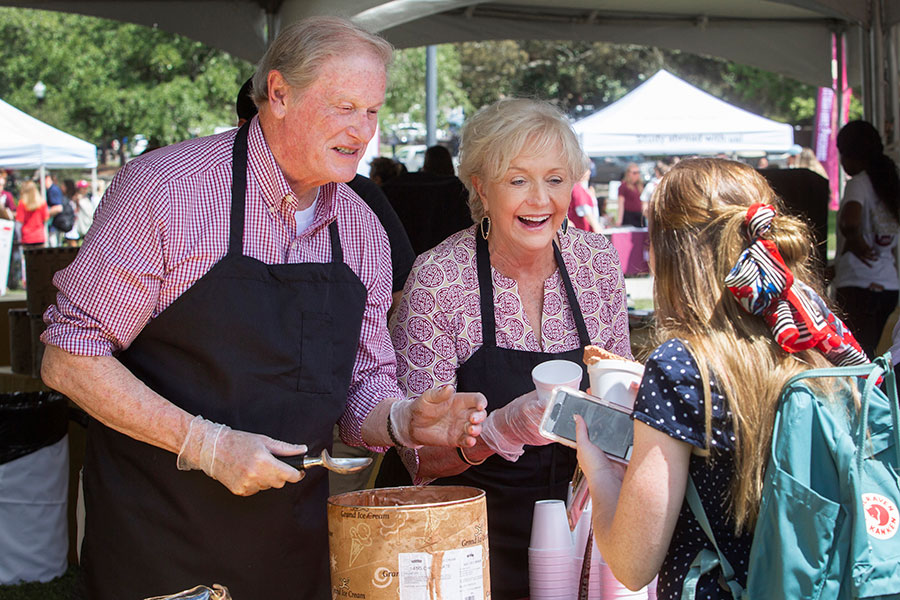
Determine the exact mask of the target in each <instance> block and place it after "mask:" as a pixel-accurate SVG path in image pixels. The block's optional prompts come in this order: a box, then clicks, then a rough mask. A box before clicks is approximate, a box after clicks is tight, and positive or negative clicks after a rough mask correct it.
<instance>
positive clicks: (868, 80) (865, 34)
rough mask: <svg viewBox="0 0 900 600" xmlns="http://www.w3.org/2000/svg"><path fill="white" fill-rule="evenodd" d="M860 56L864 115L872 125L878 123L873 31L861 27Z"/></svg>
mask: <svg viewBox="0 0 900 600" xmlns="http://www.w3.org/2000/svg"><path fill="white" fill-rule="evenodd" d="M860 30H861V31H860V34H861V35H860V36H859V44H860V48H859V51H860V55H861V56H862V63H863V64H862V93H863V98H862V100H863V115H864V117H865V119H866V120H867V121H869V122H870V123H873V124H875V123H877V121H876V120H875V118H874V117H875V115H873V114H872V113H873V110H874V102H872V87H873V86H872V30H871V29H867V28H864V27H862V26H860Z"/></svg>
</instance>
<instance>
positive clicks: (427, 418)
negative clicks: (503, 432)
mask: <svg viewBox="0 0 900 600" xmlns="http://www.w3.org/2000/svg"><path fill="white" fill-rule="evenodd" d="M485 409H487V398H485V397H484V395H483V394H480V393H477V392H476V393H469V392H456V390H454V389H453V386H452V385H445V386H443V387H439V388H432V389H430V390H428V391H427V392H425V393H424V394H422V395H421V396H419V397H418V398H406V399H403V400H397V401H396V402H394V403H393V404H392V405H391V412H390V425H391V430H392V433H393V435H394V438H395V441H397V442H400V445H402V446H405V447H407V448H421V447H422V446H462V447H469V446H474V445H475V438H476V437H478V434H479V433H481V423H482V421H484V419H485V417H486V416H487V412H486V410H485Z"/></svg>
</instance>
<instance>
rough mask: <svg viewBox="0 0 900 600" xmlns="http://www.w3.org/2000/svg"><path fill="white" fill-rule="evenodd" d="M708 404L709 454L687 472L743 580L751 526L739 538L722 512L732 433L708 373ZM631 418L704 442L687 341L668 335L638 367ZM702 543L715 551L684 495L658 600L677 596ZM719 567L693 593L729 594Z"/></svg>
mask: <svg viewBox="0 0 900 600" xmlns="http://www.w3.org/2000/svg"><path fill="white" fill-rule="evenodd" d="M710 379H711V381H710V392H711V398H712V402H713V406H712V439H711V440H710V450H711V458H710V459H709V460H707V459H705V458H703V457H700V456H696V455H692V456H691V461H690V474H691V477H693V479H694V483H695V484H696V486H697V490H698V491H699V492H700V500H701V501H702V503H703V509H704V510H705V511H706V516H707V518H708V519H709V522H710V524H711V525H712V528H713V533H714V534H715V536H716V541H717V542H718V544H719V548H720V549H721V550H722V552H724V554H725V557H726V558H727V559H728V560H729V562H731V566H732V567H733V568H734V570H735V572H736V579H737V580H738V581H739V582H740V583H741V585H745V584H746V581H747V561H748V558H749V556H750V543H751V542H752V541H753V533H752V531H750V532H748V533H746V534H744V535H742V536H741V537H739V538H736V537H735V536H734V525H733V523H732V521H731V519H730V516H729V514H728V487H729V485H730V483H731V476H732V472H733V471H734V435H733V430H732V427H731V411H729V410H728V407H727V406H726V405H725V402H726V400H725V397H724V396H723V395H722V394H720V393H719V391H718V389H717V385H716V382H715V380H714V378H713V377H712V375H710ZM634 418H635V419H637V420H639V421H641V422H642V423H646V424H647V425H649V426H650V427H653V428H654V429H657V430H659V431H661V432H663V433H665V434H667V435H670V436H671V437H673V438H675V439H677V440H681V441H684V442H687V443H688V444H691V445H692V446H696V447H698V448H705V447H706V444H705V437H704V430H705V425H704V399H703V383H702V381H701V379H700V371H699V370H698V368H697V364H696V362H695V361H694V358H693V357H692V356H691V354H690V352H688V349H687V346H686V345H685V344H684V343H683V342H681V341H680V340H678V339H672V340H669V341H667V342H665V343H663V344H662V345H661V346H659V347H658V348H657V349H656V350H655V351H654V352H653V354H652V356H651V357H650V359H649V360H648V361H647V364H646V365H645V367H644V378H643V381H642V382H641V388H640V390H638V395H637V401H636V402H635V405H634ZM703 548H709V549H710V550H712V551H713V552H715V550H714V548H713V546H712V543H711V542H709V540H707V538H706V534H704V533H703V531H702V530H701V529H700V526H699V525H698V524H697V520H696V519H695V518H694V515H693V513H692V512H691V509H690V508H689V507H688V505H687V502H686V501H685V502H684V503H683V504H682V506H681V513H680V514H679V515H678V522H677V523H676V525H675V531H674V532H673V534H672V542H671V543H670V545H669V550H668V552H667V553H666V558H665V560H664V561H663V564H662V567H661V569H660V571H659V582H658V587H657V595H658V597H659V598H660V600H663V599H665V600H669V599H672V600H677V599H678V598H681V586H682V583H683V581H684V577H685V575H686V574H687V571H688V568H689V567H690V565H691V562H693V560H694V558H696V556H697V553H698V552H700V550H701V549H703ZM719 574H720V571H719V570H718V569H717V570H714V571H713V572H712V573H709V574H707V575H705V576H703V577H702V578H701V579H700V582H699V585H698V586H697V598H698V599H706V598H709V599H723V600H730V599H731V593H730V592H728V590H727V589H723V587H721V586H720V585H719V583H718V577H719Z"/></svg>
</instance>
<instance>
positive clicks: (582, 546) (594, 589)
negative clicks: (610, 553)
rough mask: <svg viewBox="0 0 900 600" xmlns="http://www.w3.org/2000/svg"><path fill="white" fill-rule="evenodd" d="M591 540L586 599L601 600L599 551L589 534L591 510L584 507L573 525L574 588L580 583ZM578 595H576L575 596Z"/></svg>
mask: <svg viewBox="0 0 900 600" xmlns="http://www.w3.org/2000/svg"><path fill="white" fill-rule="evenodd" d="M589 539H590V540H591V544H592V546H593V548H592V549H591V558H590V561H591V570H590V573H589V575H588V600H601V598H602V597H603V588H602V587H601V585H602V584H601V581H600V551H599V550H597V544H596V542H594V541H593V539H594V537H593V536H592V535H591V510H590V509H589V508H588V509H585V510H584V512H583V513H581V518H580V519H578V524H577V525H576V526H575V556H574V558H573V559H572V569H573V573H574V577H575V586H576V590H577V589H578V587H579V586H580V585H581V575H582V572H583V568H584V555H585V552H586V550H587V546H588V540H589ZM575 597H576V598H577V597H578V596H577V595H576V596H575Z"/></svg>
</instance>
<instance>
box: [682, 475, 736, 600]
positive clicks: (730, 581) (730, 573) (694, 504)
mask: <svg viewBox="0 0 900 600" xmlns="http://www.w3.org/2000/svg"><path fill="white" fill-rule="evenodd" d="M684 497H685V499H686V500H687V503H688V506H690V508H691V512H692V513H694V517H695V518H696V519H697V523H699V524H700V528H701V529H703V533H705V534H706V537H707V538H708V539H709V541H710V542H712V545H713V548H715V549H716V551H715V552H713V551H712V550H710V549H709V548H704V549H703V550H701V551H700V552H699V553H698V554H697V557H696V558H695V559H694V562H692V563H691V566H690V569H688V572H687V575H685V577H684V585H683V586H682V588H681V600H694V599H695V598H696V594H697V583H698V582H699V581H700V577H702V576H703V575H705V574H707V573H709V572H710V571H712V570H713V569H715V568H716V567H719V568H720V569H721V570H722V579H723V580H724V581H725V584H726V585H728V589H729V590H730V591H731V596H732V598H734V600H741V598H742V597H743V594H744V588H743V587H741V584H740V583H738V582H737V581H735V579H734V569H733V568H732V566H731V563H730V562H728V559H727V558H725V555H724V554H722V551H721V550H719V544H718V543H717V542H716V536H715V535H714V534H713V530H712V527H711V526H710V524H709V519H708V518H707V517H706V511H705V510H703V504H702V503H701V502H700V494H699V493H698V492H697V487H696V486H695V485H694V479H693V478H692V477H691V475H690V473H689V474H688V479H687V488H685V490H684Z"/></svg>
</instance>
